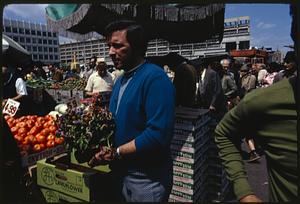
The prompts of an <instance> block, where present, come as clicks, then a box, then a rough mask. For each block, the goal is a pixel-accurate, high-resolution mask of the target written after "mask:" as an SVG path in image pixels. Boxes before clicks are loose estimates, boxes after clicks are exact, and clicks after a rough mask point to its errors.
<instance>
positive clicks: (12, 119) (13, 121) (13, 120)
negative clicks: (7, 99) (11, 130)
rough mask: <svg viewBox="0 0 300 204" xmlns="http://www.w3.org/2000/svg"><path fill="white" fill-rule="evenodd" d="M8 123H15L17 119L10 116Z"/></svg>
mask: <svg viewBox="0 0 300 204" xmlns="http://www.w3.org/2000/svg"><path fill="white" fill-rule="evenodd" d="M7 122H8V123H14V124H15V119H14V118H12V117H10V118H9V119H8V120H7Z"/></svg>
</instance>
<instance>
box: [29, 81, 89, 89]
mask: <svg viewBox="0 0 300 204" xmlns="http://www.w3.org/2000/svg"><path fill="white" fill-rule="evenodd" d="M26 86H28V87H31V88H45V89H62V90H73V89H75V90H81V91H83V90H84V88H85V87H86V80H85V79H75V78H68V79H66V80H64V81H62V82H55V81H53V80H44V79H42V78H39V79H28V80H27V81H26Z"/></svg>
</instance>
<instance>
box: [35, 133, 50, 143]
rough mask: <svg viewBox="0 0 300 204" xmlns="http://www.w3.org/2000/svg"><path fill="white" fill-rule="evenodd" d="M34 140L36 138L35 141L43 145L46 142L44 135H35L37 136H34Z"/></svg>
mask: <svg viewBox="0 0 300 204" xmlns="http://www.w3.org/2000/svg"><path fill="white" fill-rule="evenodd" d="M35 138H36V140H37V142H38V143H45V142H46V141H47V139H46V137H45V135H42V134H40V133H39V134H37V135H36V136H35Z"/></svg>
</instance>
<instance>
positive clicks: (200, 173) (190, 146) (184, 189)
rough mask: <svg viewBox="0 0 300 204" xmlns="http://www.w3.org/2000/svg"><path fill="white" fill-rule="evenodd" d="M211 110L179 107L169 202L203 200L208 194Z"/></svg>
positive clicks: (175, 129) (172, 150)
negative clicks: (209, 111)
mask: <svg viewBox="0 0 300 204" xmlns="http://www.w3.org/2000/svg"><path fill="white" fill-rule="evenodd" d="M209 122H210V116H209V113H208V110H205V109H191V108H183V107H180V108H177V109H176V120H175V127H174V134H173V139H172V141H171V152H172V158H173V187H172V191H171V194H170V197H169V202H201V201H206V200H207V196H208V191H207V177H208V161H207V159H208V148H209V138H210V135H209V134H210V126H209Z"/></svg>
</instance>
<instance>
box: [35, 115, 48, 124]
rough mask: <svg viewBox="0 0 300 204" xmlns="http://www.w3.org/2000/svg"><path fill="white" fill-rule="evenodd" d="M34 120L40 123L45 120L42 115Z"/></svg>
mask: <svg viewBox="0 0 300 204" xmlns="http://www.w3.org/2000/svg"><path fill="white" fill-rule="evenodd" d="M36 122H38V123H41V124H44V123H45V122H46V120H45V118H44V117H41V116H40V117H37V119H36Z"/></svg>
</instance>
